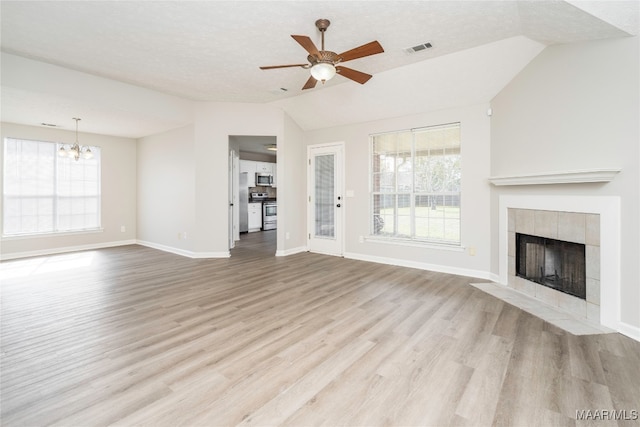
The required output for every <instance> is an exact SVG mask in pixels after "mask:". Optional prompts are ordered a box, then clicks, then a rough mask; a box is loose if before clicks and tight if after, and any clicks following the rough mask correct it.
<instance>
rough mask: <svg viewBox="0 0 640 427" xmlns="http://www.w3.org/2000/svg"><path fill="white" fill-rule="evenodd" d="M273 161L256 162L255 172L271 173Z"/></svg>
mask: <svg viewBox="0 0 640 427" xmlns="http://www.w3.org/2000/svg"><path fill="white" fill-rule="evenodd" d="M274 165H275V163H267V162H256V172H260V173H273V166H274Z"/></svg>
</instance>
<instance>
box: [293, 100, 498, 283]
mask: <svg viewBox="0 0 640 427" xmlns="http://www.w3.org/2000/svg"><path fill="white" fill-rule="evenodd" d="M488 108H489V105H488V104H479V105H473V106H468V107H460V108H452V109H447V110H441V111H434V112H431V113H424V114H418V115H411V116H405V117H399V118H390V119H385V120H378V121H375V122H367V123H361V124H354V125H349V126H340V127H335V128H329V129H323V130H317V131H309V132H307V133H306V134H305V143H306V144H307V145H313V144H321V143H328V142H338V141H344V143H345V165H346V174H345V189H346V190H347V191H349V190H350V191H353V194H354V197H345V199H344V208H345V216H346V217H345V227H344V228H345V256H348V257H351V258H359V259H365V260H372V261H380V262H386V263H391V264H398V265H407V266H413V267H418V268H426V269H431V270H438V271H446V272H452V273H457V274H464V275H469V276H476V277H484V278H488V277H489V270H490V255H491V254H490V248H491V246H490V234H489V225H490V217H489V211H490V202H489V199H490V197H489V196H490V188H489V184H488V182H487V177H488V176H489V137H490V132H489V117H488V116H487V114H486V112H487V109H488ZM458 121H459V122H460V123H461V146H462V211H461V216H462V218H461V219H462V222H461V235H462V245H463V247H474V248H475V249H476V255H475V256H470V255H469V253H468V252H467V251H465V250H464V248H463V249H461V250H457V251H452V250H446V249H442V248H437V247H412V246H406V245H399V244H389V243H379V242H374V241H367V240H366V239H365V241H364V242H362V243H361V242H360V241H359V237H360V236H363V237H365V238H366V236H368V235H369V223H368V221H367V219H368V218H369V212H370V206H369V173H370V172H369V171H370V166H369V163H370V160H369V135H371V134H375V133H381V132H391V131H397V130H404V129H410V128H417V127H423V126H432V125H438V124H444V123H452V122H458Z"/></svg>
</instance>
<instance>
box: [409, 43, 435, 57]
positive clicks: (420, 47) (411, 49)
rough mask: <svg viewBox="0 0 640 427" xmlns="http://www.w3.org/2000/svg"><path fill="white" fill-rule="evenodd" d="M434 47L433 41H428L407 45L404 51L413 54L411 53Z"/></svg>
mask: <svg viewBox="0 0 640 427" xmlns="http://www.w3.org/2000/svg"><path fill="white" fill-rule="evenodd" d="M432 47H433V45H432V44H431V43H429V42H426V43H422V44H419V45H417V46H413V47H407V48H405V49H404V51H405V52H406V53H409V54H411V53H416V52H421V51H423V50H427V49H431V48H432Z"/></svg>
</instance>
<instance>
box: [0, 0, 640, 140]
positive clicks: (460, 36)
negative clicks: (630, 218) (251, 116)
mask: <svg viewBox="0 0 640 427" xmlns="http://www.w3.org/2000/svg"><path fill="white" fill-rule="evenodd" d="M584 3H585V7H582V6H581V2H565V1H557V0H553V1H544V0H539V1H284V2H283V1H160V2H156V1H2V2H1V3H0V8H1V9H0V17H1V24H2V25H1V48H2V51H3V52H7V53H11V54H15V55H19V56H23V57H26V58H31V59H35V60H38V61H42V62H46V63H50V64H55V65H59V66H62V67H66V68H69V69H72V70H77V71H82V72H85V73H89V74H93V75H96V76H101V77H106V78H109V79H113V80H117V81H120V82H126V83H130V84H134V85H137V86H141V87H144V88H148V89H152V90H156V91H159V92H162V93H165V94H170V95H177V96H179V97H182V98H187V99H191V100H198V101H235V102H254V103H261V102H270V101H277V100H282V99H286V98H290V97H295V96H298V95H300V94H302V93H308V92H310V91H304V92H302V91H301V87H302V85H303V84H304V83H305V81H306V80H307V78H308V72H307V71H306V70H303V69H301V68H290V69H278V70H269V71H263V70H260V69H259V68H258V67H259V66H261V65H274V64H289V63H301V62H305V61H306V52H305V51H304V50H303V49H302V48H301V47H300V46H299V45H298V44H297V43H296V42H295V41H294V40H293V39H292V38H291V37H290V35H291V34H303V35H309V36H310V37H311V38H312V39H313V40H314V41H315V42H316V44H317V45H318V46H319V45H320V34H319V32H318V31H317V29H316V28H315V26H314V22H315V20H316V19H318V18H328V19H330V20H331V26H330V27H329V29H328V30H327V33H326V39H325V44H326V48H327V49H328V50H332V51H336V52H342V51H345V50H348V49H351V48H353V47H356V46H359V45H362V44H364V43H367V42H369V41H371V40H378V41H379V42H380V43H381V44H382V46H383V47H384V49H385V52H384V53H382V54H379V55H375V56H372V57H367V58H362V59H358V60H354V61H352V62H349V63H348V66H349V67H352V68H355V69H358V70H361V71H364V72H367V73H371V74H374V78H375V75H376V74H379V73H382V72H385V71H388V70H392V69H396V68H398V67H403V66H407V65H409V64H413V63H416V62H421V61H426V60H429V59H432V58H435V57H439V56H443V55H446V54H450V53H453V52H459V51H463V50H466V49H470V48H474V47H478V46H481V45H485V44H488V43H492V42H495V41H498V40H503V39H507V38H510V37H514V36H526V37H528V38H530V39H532V40H535V41H537V42H540V43H543V44H545V45H549V44H556V43H570V42H576V41H582V40H592V39H600V38H608V37H622V36H627V35H629V31H630V30H629V29H630V28H631V29H633V28H637V25H638V24H637V9H638V5H637V1H626V2H605V1H601V2H597V1H596V2H584ZM424 42H431V43H432V44H433V48H432V49H430V50H428V51H424V52H420V53H416V54H413V55H409V54H407V53H406V52H405V51H404V49H405V48H407V47H410V46H415V45H418V44H421V43H424ZM342 84H344V85H356V86H359V85H357V84H356V83H353V82H351V81H349V80H347V79H345V78H343V77H340V76H338V77H336V78H335V79H333V80H331V81H330V82H328V83H327V84H326V85H325V86H324V87H323V86H322V85H318V86H317V87H316V89H313V90H312V91H322V90H325V89H326V88H328V87H331V86H337V85H342ZM280 88H285V89H286V91H283V90H281V89H280ZM3 90H4V88H3ZM7 93H8V94H10V95H11V97H12V103H11V104H8V103H5V102H3V110H5V111H6V112H7V114H11V112H12V106H13V105H15V104H16V103H19V102H20V100H19V99H18V98H19V95H20V93H19V92H18V91H14V92H11V91H8V92H7ZM31 96H32V98H33V95H31ZM26 102H32V103H33V102H36V103H37V102H38V100H37V99H30V100H26ZM51 103H52V102H51V101H49V104H51ZM3 114H4V113H3ZM141 131H142V130H141Z"/></svg>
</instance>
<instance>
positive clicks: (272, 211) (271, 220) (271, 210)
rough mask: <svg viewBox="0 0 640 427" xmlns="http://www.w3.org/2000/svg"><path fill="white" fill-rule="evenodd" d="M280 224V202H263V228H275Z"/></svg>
mask: <svg viewBox="0 0 640 427" xmlns="http://www.w3.org/2000/svg"><path fill="white" fill-rule="evenodd" d="M277 225H278V203H277V202H276V201H275V200H274V201H266V200H265V201H264V202H262V229H263V230H275V229H276V228H277Z"/></svg>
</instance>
